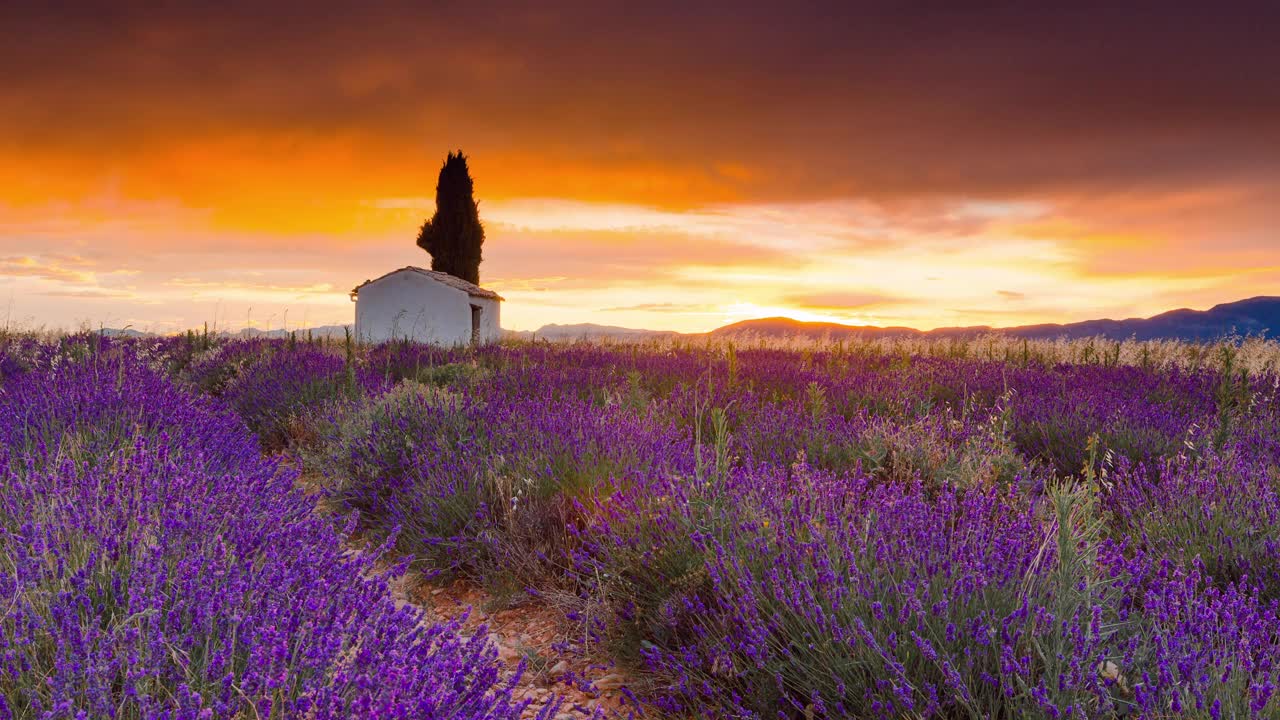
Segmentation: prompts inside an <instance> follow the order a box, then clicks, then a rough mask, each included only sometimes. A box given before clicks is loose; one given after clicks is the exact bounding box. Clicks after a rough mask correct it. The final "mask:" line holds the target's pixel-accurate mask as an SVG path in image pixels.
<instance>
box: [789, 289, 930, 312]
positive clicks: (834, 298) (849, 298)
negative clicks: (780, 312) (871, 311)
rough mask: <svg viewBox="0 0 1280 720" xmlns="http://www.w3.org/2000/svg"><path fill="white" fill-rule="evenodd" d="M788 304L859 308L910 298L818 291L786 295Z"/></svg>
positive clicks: (830, 307)
mask: <svg viewBox="0 0 1280 720" xmlns="http://www.w3.org/2000/svg"><path fill="white" fill-rule="evenodd" d="M784 301H785V302H786V303H787V304H788V305H794V306H796V307H801V308H808V309H813V310H859V309H864V308H870V307H879V306H883V305H892V304H902V303H906V302H910V298H905V297H897V296H894V295H882V294H879V293H860V292H820V293H800V294H796V295H788V296H786V297H785V298H784Z"/></svg>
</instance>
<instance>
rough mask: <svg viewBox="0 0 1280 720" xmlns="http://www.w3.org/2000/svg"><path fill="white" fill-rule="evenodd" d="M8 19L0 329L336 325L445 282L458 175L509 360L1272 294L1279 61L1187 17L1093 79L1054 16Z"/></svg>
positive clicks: (1013, 320)
mask: <svg viewBox="0 0 1280 720" xmlns="http://www.w3.org/2000/svg"><path fill="white" fill-rule="evenodd" d="M0 13H3V15H0V20H4V22H3V23H0V27H4V28H6V29H5V30H0V33H3V34H4V35H6V36H7V37H5V38H4V40H5V42H3V43H0V73H3V75H4V77H6V78H8V80H6V82H5V83H4V85H3V87H0V305H2V306H3V312H4V314H5V317H6V318H7V320H8V321H9V322H10V323H13V324H20V325H26V326H34V327H39V326H47V327H75V326H77V325H81V324H88V325H91V326H94V327H96V326H98V325H100V324H101V325H105V326H115V327H121V326H125V325H131V326H133V327H135V328H138V329H149V330H156V331H172V330H180V329H184V328H188V327H198V326H200V325H201V324H202V323H204V322H209V323H211V324H212V323H217V324H218V325H219V326H222V327H232V328H238V327H242V326H244V325H245V324H246V323H250V324H252V325H254V326H256V327H265V326H267V325H268V324H269V325H270V326H272V327H279V326H282V324H283V323H285V322H287V323H288V325H289V326H290V327H299V328H300V327H304V326H318V325H326V324H340V323H347V322H350V321H351V318H352V305H351V303H350V301H349V299H348V297H347V292H348V290H350V288H351V287H353V286H355V285H356V284H358V283H360V282H362V281H363V280H365V279H366V278H370V277H376V276H378V275H380V274H382V273H384V272H386V271H388V270H390V269H393V268H396V267H401V266H404V265H423V266H427V265H429V263H430V259H429V258H428V256H427V255H426V254H425V253H424V252H422V251H421V250H419V249H418V248H417V247H415V246H414V237H415V235H416V233H417V229H418V226H419V225H420V224H421V223H422V221H423V219H424V218H425V217H427V216H429V215H430V213H431V211H432V209H433V207H434V202H433V199H432V198H433V192H434V182H435V174H436V172H437V171H438V169H439V166H440V162H441V160H442V158H443V157H444V155H445V153H446V152H448V151H449V150H452V149H456V148H462V149H463V150H464V151H465V152H466V153H467V154H468V156H469V157H470V161H471V171H472V174H473V176H474V178H475V183H476V193H477V197H478V198H479V200H480V215H481V218H482V220H483V221H484V222H485V224H486V228H487V238H486V242H485V245H484V258H485V259H484V263H483V265H482V266H481V275H482V283H483V284H484V285H485V286H487V287H491V288H493V289H495V290H497V291H498V292H500V293H502V294H503V295H504V297H506V299H507V303H506V305H505V306H504V310H503V323H504V326H506V327H509V328H513V329H534V328H537V327H539V326H541V325H543V324H547V323H576V322H594V323H601V324H608V325H622V326H630V327H646V328H653V329H673V330H681V331H702V330H709V329H712V328H715V327H717V326H720V325H723V324H726V323H729V322H734V321H737V320H742V319H747V318H751V317H760V316H770V315H786V316H790V317H793V318H797V319H802V320H823V321H832V322H844V323H853V324H875V325H909V326H914V327H919V328H932V327H938V326H949V325H977V324H985V325H993V326H1002V325H1014V324H1023V323H1033V322H1068V321H1073V320H1081V319H1086V318H1091V317H1103V316H1112V317H1129V316H1138V315H1150V314H1154V313H1157V312H1160V311H1163V310H1166V309H1169V308H1171V307H1179V306H1192V307H1206V306H1209V305H1212V304H1214V303H1217V302H1225V301H1230V300H1234V299H1239V298H1243V297H1247V296H1250V295H1261V294H1280V293H1277V292H1276V290H1277V288H1280V239H1278V237H1277V235H1276V228H1278V227H1280V210H1277V208H1280V182H1277V181H1278V180H1280V158H1277V153H1280V137H1278V134H1280V130H1277V128H1280V98H1277V94H1276V91H1275V84H1274V82H1273V80H1274V78H1264V77H1262V76H1260V75H1259V76H1258V77H1256V78H1254V76H1253V75H1250V73H1249V72H1247V71H1246V72H1239V71H1238V68H1245V69H1246V70H1247V69H1248V68H1255V69H1258V70H1259V71H1260V70H1261V68H1264V67H1267V65H1266V63H1267V62H1268V61H1273V62H1272V64H1271V65H1270V67H1272V68H1274V67H1276V65H1275V64H1274V61H1276V60H1277V58H1276V57H1274V51H1272V54H1273V56H1272V57H1270V58H1267V57H1256V56H1250V57H1245V56H1246V55H1248V54H1249V53H1254V54H1255V55H1256V53H1257V52H1260V51H1258V50H1257V48H1259V47H1274V44H1264V43H1254V44H1251V45H1245V44H1243V43H1237V42H1234V40H1235V38H1236V37H1237V36H1238V35H1239V34H1242V33H1252V32H1257V31H1258V30H1257V29H1256V28H1255V25H1256V26H1264V25H1266V23H1251V22H1250V23H1246V22H1242V23H1240V24H1238V25H1233V24H1230V23H1226V24H1223V25H1222V26H1221V27H1219V26H1215V27H1218V30H1219V31H1218V32H1207V31H1204V28H1201V30H1202V32H1201V33H1200V34H1199V35H1197V36H1195V37H1194V38H1188V39H1187V43H1188V44H1187V45H1186V46H1181V45H1178V44H1177V43H1172V42H1169V40H1170V39H1171V38H1173V39H1177V38H1178V37H1180V35H1179V33H1180V32H1181V30H1180V29H1179V28H1181V27H1182V26H1183V25H1188V26H1190V25H1195V24H1196V23H1195V19H1194V18H1173V19H1170V20H1169V22H1168V23H1167V25H1166V24H1164V23H1160V22H1151V23H1146V24H1138V25H1132V26H1131V25H1129V24H1125V23H1119V22H1117V23H1116V24H1115V25H1114V27H1116V28H1120V27H1122V26H1123V28H1124V29H1116V30H1114V35H1111V34H1108V33H1109V32H1111V31H1106V30H1098V31H1096V32H1098V33H1099V36H1098V50H1097V52H1096V53H1094V54H1093V55H1092V56H1091V57H1090V61H1089V62H1090V63H1091V64H1090V65H1089V66H1088V67H1075V66H1073V65H1071V64H1070V63H1066V62H1065V61H1064V58H1065V57H1067V55H1066V54H1065V53H1066V49H1065V48H1063V47H1058V46H1056V45H1055V44H1054V43H1053V42H1049V41H1048V40H1046V39H1045V38H1040V37H1039V35H1037V33H1040V32H1041V30H1043V29H1044V28H1048V27H1053V26H1056V25H1063V24H1067V25H1072V26H1079V27H1081V28H1085V29H1088V28H1090V27H1094V26H1095V25H1096V23H1094V22H1093V20H1092V19H1090V18H1086V17H1083V16H1076V15H1073V14H1071V13H1069V12H1064V13H1061V14H1062V17H1058V18H1044V17H1040V18H1025V17H1021V16H1018V15H1017V14H1016V13H1015V12H1013V11H1009V12H1008V13H1004V12H1001V13H995V14H993V16H992V17H981V18H967V17H966V16H959V15H957V16H954V17H948V18H945V21H944V20H943V19H939V20H937V22H936V23H925V24H924V25H922V26H920V27H916V28H913V29H912V38H913V40H912V41H911V42H910V43H905V44H895V45H893V46H892V47H888V46H886V45H885V43H883V42H876V41H875V38H876V37H877V35H876V33H875V32H873V30H874V28H875V26H876V23H875V22H872V20H873V18H861V19H860V20H859V22H857V23H854V22H844V21H843V20H841V21H840V22H836V21H835V19H834V18H831V17H827V16H825V15H815V16H809V15H806V14H804V13H800V14H792V15H788V16H787V17H786V22H785V23H771V22H769V21H768V19H767V18H760V17H755V15H756V13H755V11H746V10H744V11H743V12H742V13H740V14H738V15H735V16H734V17H732V18H730V17H723V16H721V15H720V14H719V13H717V12H716V11H714V10H712V9H710V8H707V9H703V10H697V11H694V10H691V11H690V16H689V17H688V18H685V20H684V21H682V23H680V25H681V27H680V28H679V29H673V28H672V27H670V26H669V25H668V24H664V23H663V22H661V20H660V18H658V17H657V16H650V15H647V14H644V13H640V11H633V14H628V13H624V12H622V11H620V10H617V11H614V10H608V9H606V8H603V7H596V6H583V7H581V8H577V9H576V10H574V11H573V12H572V13H568V12H567V11H563V12H561V13H559V14H557V13H553V12H551V11H549V10H548V11H545V12H538V11H527V12H506V11H504V12H493V13H485V12H483V11H479V10H468V9H465V8H463V7H462V6H450V7H448V8H445V9H429V8H428V7H427V6H425V5H424V6H417V5H411V6H405V7H386V8H381V9H375V10H368V11H367V12H366V13H365V14H363V15H361V16H360V21H361V22H358V23H357V22H352V21H351V19H350V18H347V17H345V16H344V14H343V13H334V14H333V15H327V14H321V13H316V14H314V15H308V16H307V17H305V18H293V17H289V16H288V14H287V13H285V12H283V11H281V12H280V17H278V18H275V19H274V21H273V22H270V23H264V22H263V21H262V19H261V18H257V17H256V16H255V12H254V11H251V10H250V9H249V8H248V7H247V6H246V8H244V9H243V11H240V10H235V9H228V10H227V11H226V12H225V13H223V14H219V15H217V16H216V17H209V16H206V15H204V14H203V11H196V10H190V11H178V10H174V11H171V12H169V13H151V14H145V15H143V14H135V13H132V12H130V11H127V10H121V9H114V8H108V7H104V8H103V10H102V12H101V13H100V15H99V16H95V17H80V18H65V17H59V16H57V15H56V14H55V13H54V11H52V10H49V11H45V12H41V11H32V12H27V13H24V12H23V11H20V10H5V11H0ZM10 13H12V16H9V15H10ZM634 13H640V14H638V15H637V14H634ZM6 16H7V17H6ZM568 16H573V17H575V18H576V21H575V22H574V23H568V22H567V21H566V17H568ZM747 16H751V17H747ZM891 20H892V18H883V19H882V22H883V23H888V25H892V22H891ZM1032 20H1034V22H1032ZM1175 20H1176V22H1175ZM295 21H297V22H296V25H295ZM966 22H972V23H974V27H973V28H972V29H973V30H974V34H973V36H972V37H970V36H969V35H966V34H964V33H961V32H953V31H954V30H956V27H957V26H959V25H963V24H964V23H966ZM1022 23H1031V24H1030V25H1028V27H1027V28H1026V37H1023V39H1022V40H1021V41H1012V40H1008V38H1010V37H1017V36H1015V35H1012V34H1005V35H1002V36H1001V37H1002V38H1004V39H1005V40H1003V41H1000V42H997V41H996V40H995V39H993V37H988V36H986V35H984V33H983V32H982V30H983V28H985V27H987V26H988V25H990V24H996V25H1002V26H1017V27H1022ZM264 24H269V25H271V26H273V27H280V28H285V27H295V30H294V31H289V32H282V34H281V35H280V36H279V37H275V36H272V37H267V36H265V35H264V34H263V32H262V31H261V28H262V27H263V26H264ZM831 26H835V27H842V28H853V27H854V26H857V28H855V29H851V30H848V32H842V33H833V32H831V30H830V29H829V28H830V27H831ZM457 27H472V28H475V32H474V33H473V34H472V35H471V36H470V37H471V39H470V40H467V39H464V38H467V37H468V34H467V33H461V34H459V33H454V32H449V31H448V29H449V28H457ZM575 27H578V28H580V27H590V28H591V29H592V31H591V32H590V33H587V34H586V35H585V36H584V35H580V34H578V33H577V31H575V30H574V28H575ZM710 28H715V29H716V32H710V31H709V29H710ZM858 28H861V29H858ZM642 31H643V32H642ZM1104 35H1105V37H1103V36H1104ZM943 37H946V38H951V39H950V40H948V42H951V43H952V51H953V54H952V55H950V56H948V57H940V56H938V55H937V54H934V53H930V52H929V51H928V47H929V46H930V44H931V42H930V40H931V39H932V38H943ZM637 38H644V39H637ZM1028 38H1039V39H1040V40H1044V42H1034V41H1033V40H1032V39H1028ZM1107 40H1123V41H1124V42H1106V41H1107ZM969 45H972V47H970V46H969ZM1121 46H1123V47H1127V48H1131V49H1132V51H1133V55H1130V54H1126V53H1120V51H1118V50H1115V49H1113V48H1115V47H1121ZM69 47H74V48H75V52H69V51H68V48H69ZM760 47H763V48H768V49H767V50H765V51H760V52H757V51H756V50H753V48H760ZM1174 47H1176V48H1179V50H1178V53H1179V54H1178V56H1177V57H1174V56H1170V55H1167V53H1168V52H1170V51H1169V50H1168V49H1169V48H1174ZM1032 48H1034V50H1033V49H1032ZM1148 48H1149V52H1147V51H1146V50H1144V49H1148ZM1144 52H1145V53H1146V54H1143V53H1144ZM1161 53H1166V54H1164V55H1162V54H1161ZM957 58H959V59H957ZM1188 58H1197V60H1196V62H1197V63H1198V64H1197V66H1196V67H1194V68H1193V67H1190V66H1189V65H1188V63H1189V62H1190V61H1189V60H1188ZM816 63H821V66H822V68H823V71H822V73H821V74H820V75H815V74H814V72H813V68H814V67H815V64H816ZM1161 63H1163V64H1164V65H1161V67H1162V68H1163V69H1162V74H1161V75H1160V78H1161V79H1162V80H1163V81H1168V80H1167V79H1168V78H1174V79H1176V82H1177V84H1176V86H1175V85H1171V86H1167V87H1161V86H1158V84H1154V80H1153V78H1152V77H1151V76H1149V74H1148V72H1147V70H1148V68H1149V67H1154V66H1156V65H1160V64H1161ZM1028 64H1030V65H1033V66H1035V67H1034V68H1030V69H1029V68H1027V67H1025V65H1028ZM1015 66H1017V72H1018V73H1019V75H1016V76H1015V75H1014V74H1013V68H1014V67H1015ZM690 68H696V69H698V72H696V73H695V72H689V71H688V70H689V69H690ZM588 69H589V72H588ZM1032 69H1038V70H1039V71H1040V72H1039V74H1038V75H1037V77H1040V78H1041V81H1040V83H1039V84H1038V85H1037V86H1035V87H1029V86H1027V85H1025V84H1024V83H1023V82H1022V81H1021V80H1020V79H1019V78H1020V77H1022V76H1023V75H1022V73H1027V72H1029V71H1030V70H1032ZM584 73H587V75H584ZM1033 74H1034V73H1033ZM1264 74H1265V73H1264ZM817 77H821V78H823V79H822V80H821V81H819V80H818V79H816V78H817ZM1169 82H1172V81H1169ZM922 83H923V84H922ZM921 88H927V89H924V90H922V89H921ZM1246 109H1247V110H1248V113H1247V115H1246V113H1245V112H1244V111H1245V110H1246ZM286 317H287V320H286Z"/></svg>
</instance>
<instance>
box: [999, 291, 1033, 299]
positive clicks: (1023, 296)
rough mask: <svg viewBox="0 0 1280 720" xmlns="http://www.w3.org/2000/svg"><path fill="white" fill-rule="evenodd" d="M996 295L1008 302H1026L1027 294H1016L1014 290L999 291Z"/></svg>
mask: <svg viewBox="0 0 1280 720" xmlns="http://www.w3.org/2000/svg"><path fill="white" fill-rule="evenodd" d="M996 294H997V295H999V296H1000V297H1002V298H1004V299H1006V300H1025V299H1026V298H1027V294H1026V293H1020V292H1015V291H1013V290H997V291H996Z"/></svg>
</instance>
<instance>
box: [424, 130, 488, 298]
mask: <svg viewBox="0 0 1280 720" xmlns="http://www.w3.org/2000/svg"><path fill="white" fill-rule="evenodd" d="M473 192H474V187H473V185H472V182H471V173H470V171H468V170H467V158H466V156H465V155H463V154H462V151H461V150H459V151H458V152H456V153H449V156H448V157H447V158H446V159H445V161H444V166H443V167H441V168H440V178H439V180H438V181H437V182H436V211H435V214H434V215H432V216H431V218H430V219H429V220H427V221H426V222H424V223H423V224H422V229H421V230H420V231H419V232H418V247H420V248H422V249H423V250H426V251H427V252H428V253H430V254H431V269H432V270H438V271H440V272H444V273H448V274H450V275H453V276H454V277H459V278H462V279H463V280H466V281H468V282H473V283H476V284H479V282H480V259H481V257H480V247H481V245H483V244H484V226H483V225H481V224H480V211H479V208H478V207H477V206H476V199H475V197H474V195H473Z"/></svg>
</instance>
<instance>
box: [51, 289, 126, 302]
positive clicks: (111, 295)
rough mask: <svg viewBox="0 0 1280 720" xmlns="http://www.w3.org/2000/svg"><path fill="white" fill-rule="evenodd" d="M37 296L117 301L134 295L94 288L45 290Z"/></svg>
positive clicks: (122, 291)
mask: <svg viewBox="0 0 1280 720" xmlns="http://www.w3.org/2000/svg"><path fill="white" fill-rule="evenodd" d="M37 294H38V295H43V296H45V297H66V298H86V299H100V300H118V299H121V298H132V297H134V294H133V293H131V292H128V291H125V290H108V289H105V288H95V289H92V290H46V291H43V292H40V293H37Z"/></svg>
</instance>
